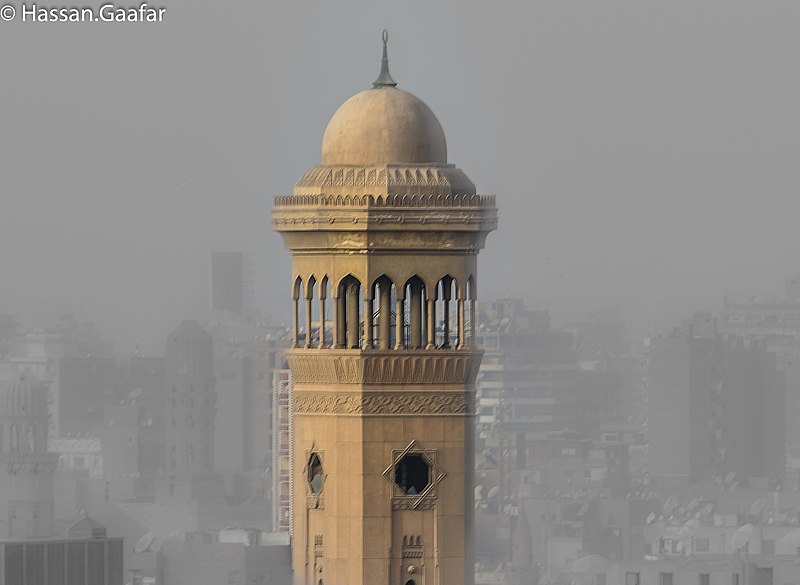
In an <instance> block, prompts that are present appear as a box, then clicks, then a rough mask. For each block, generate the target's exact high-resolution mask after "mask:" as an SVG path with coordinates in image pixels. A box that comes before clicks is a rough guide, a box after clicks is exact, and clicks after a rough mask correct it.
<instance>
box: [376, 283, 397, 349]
mask: <svg viewBox="0 0 800 585" xmlns="http://www.w3.org/2000/svg"><path fill="white" fill-rule="evenodd" d="M396 297H397V293H396V290H395V284H394V281H393V280H392V279H391V278H389V276H388V275H386V274H383V275H381V276H380V277H378V278H377V279H375V282H374V283H373V284H372V298H373V299H377V300H378V309H377V312H375V313H374V317H375V318H374V319H373V322H376V323H377V327H376V330H375V334H374V336H373V338H374V339H376V340H377V342H378V349H382V350H387V349H389V348H391V347H393V345H394V344H395V343H396V333H395V332H394V331H393V329H392V327H393V325H395V323H393V322H392V321H393V317H394V320H395V322H396V319H397V315H396V314H394V315H393V314H392V304H393V303H395V302H396V300H395V299H396Z"/></svg>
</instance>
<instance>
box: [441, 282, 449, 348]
mask: <svg viewBox="0 0 800 585" xmlns="http://www.w3.org/2000/svg"><path fill="white" fill-rule="evenodd" d="M442 285H443V286H442V288H443V289H444V291H443V292H444V294H443V295H442V303H443V305H444V310H443V311H442V313H443V314H442V326H443V330H444V331H443V337H444V339H443V341H442V347H443V348H446V349H449V348H450V280H449V279H448V280H446V281H444V282H443V283H442ZM444 285H446V286H444Z"/></svg>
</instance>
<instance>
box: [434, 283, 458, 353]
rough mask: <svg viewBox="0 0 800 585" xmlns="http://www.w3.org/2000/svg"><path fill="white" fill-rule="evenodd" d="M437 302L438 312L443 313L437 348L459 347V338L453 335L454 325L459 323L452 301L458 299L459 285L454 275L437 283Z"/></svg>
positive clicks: (438, 330) (438, 331) (438, 328)
mask: <svg viewBox="0 0 800 585" xmlns="http://www.w3.org/2000/svg"><path fill="white" fill-rule="evenodd" d="M436 289H437V293H438V294H437V301H436V310H437V312H439V311H441V316H442V318H441V326H438V327H437V336H436V337H437V339H436V346H437V347H441V348H442V349H450V348H451V347H453V346H454V345H455V346H458V344H459V343H458V338H457V337H454V335H453V333H454V330H455V328H454V327H453V325H454V324H455V323H456V322H457V319H458V317H457V312H458V311H457V309H455V308H454V306H453V304H452V303H451V301H453V300H455V299H457V297H458V292H457V291H458V283H457V281H456V279H455V277H454V276H453V275H452V274H446V275H444V276H442V277H441V278H440V279H439V282H438V283H436Z"/></svg>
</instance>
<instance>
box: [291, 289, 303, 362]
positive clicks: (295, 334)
mask: <svg viewBox="0 0 800 585" xmlns="http://www.w3.org/2000/svg"><path fill="white" fill-rule="evenodd" d="M302 294H303V279H302V278H300V277H299V276H298V277H297V278H296V279H295V281H294V285H292V347H300V297H301V296H302Z"/></svg>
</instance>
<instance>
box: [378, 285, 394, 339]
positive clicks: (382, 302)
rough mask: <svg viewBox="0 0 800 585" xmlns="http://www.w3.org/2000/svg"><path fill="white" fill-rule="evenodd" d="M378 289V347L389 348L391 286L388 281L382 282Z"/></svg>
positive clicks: (390, 337) (390, 334) (390, 335)
mask: <svg viewBox="0 0 800 585" xmlns="http://www.w3.org/2000/svg"><path fill="white" fill-rule="evenodd" d="M379 290H380V292H379V293H378V294H379V297H378V299H379V300H378V310H379V311H380V314H379V315H378V329H379V331H378V334H379V339H378V348H380V349H389V344H390V343H391V341H392V332H391V331H390V330H389V329H390V328H391V322H392V287H391V286H389V285H388V283H382V284H381V285H380V289H379Z"/></svg>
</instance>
